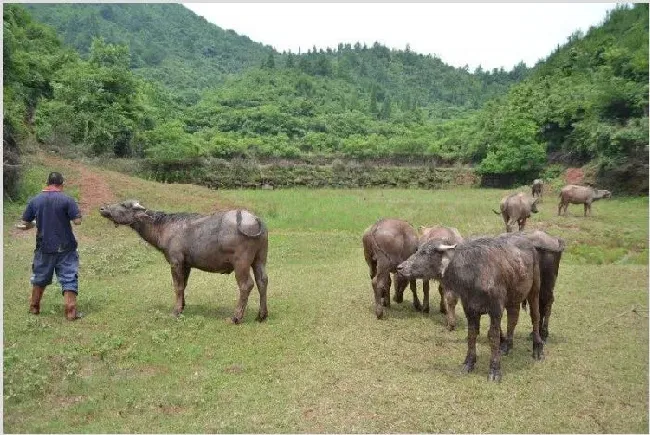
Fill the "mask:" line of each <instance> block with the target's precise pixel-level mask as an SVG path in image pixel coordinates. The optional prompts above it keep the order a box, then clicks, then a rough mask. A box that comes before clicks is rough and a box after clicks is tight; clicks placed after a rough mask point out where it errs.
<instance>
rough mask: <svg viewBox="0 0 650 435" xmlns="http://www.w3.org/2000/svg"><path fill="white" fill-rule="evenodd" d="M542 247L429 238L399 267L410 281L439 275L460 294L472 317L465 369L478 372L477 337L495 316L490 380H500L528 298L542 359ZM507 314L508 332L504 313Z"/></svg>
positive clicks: (502, 240) (536, 351) (517, 240)
mask: <svg viewBox="0 0 650 435" xmlns="http://www.w3.org/2000/svg"><path fill="white" fill-rule="evenodd" d="M537 255H538V254H537V250H536V249H535V247H534V246H533V244H532V242H530V241H529V240H528V239H526V238H524V237H508V238H506V237H492V238H489V237H485V238H477V239H473V240H468V241H465V242H463V243H460V244H458V245H446V244H444V243H440V242H439V241H430V242H426V243H425V244H424V245H422V246H421V247H420V248H419V249H418V251H417V252H416V254H415V255H413V256H411V257H410V258H409V259H408V260H407V261H405V262H403V263H401V264H400V265H399V266H398V268H397V269H398V272H399V274H400V275H402V276H404V277H405V278H407V279H418V278H420V279H438V280H440V281H441V282H442V284H443V285H444V286H445V288H446V289H448V290H450V291H452V292H454V293H455V294H456V295H457V296H458V297H460V300H461V303H462V305H463V310H464V311H465V316H466V317H467V356H466V358H465V362H464V365H463V371H464V372H465V373H469V372H471V371H472V370H474V365H475V363H476V338H477V336H478V334H479V327H480V320H481V315H482V314H488V315H489V316H490V329H489V331H488V337H489V340H490V347H491V350H492V355H491V358H490V370H489V373H488V380H490V381H499V380H501V354H502V353H503V354H507V353H508V352H509V351H510V349H511V348H512V338H513V335H514V330H515V326H516V325H517V321H518V319H519V311H520V308H521V303H522V302H523V301H524V300H527V301H528V303H529V305H530V316H531V321H532V324H533V358H534V359H536V360H541V359H542V358H543V355H544V352H543V349H544V342H543V341H542V338H541V337H540V335H539V319H540V315H539V289H540V274H539V262H538V258H537ZM504 309H505V310H506V311H507V313H508V329H507V336H506V337H502V333H501V317H502V315H503V311H504Z"/></svg>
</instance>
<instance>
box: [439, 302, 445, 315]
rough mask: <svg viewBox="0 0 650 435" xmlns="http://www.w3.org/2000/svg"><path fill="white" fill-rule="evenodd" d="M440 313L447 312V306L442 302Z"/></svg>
mask: <svg viewBox="0 0 650 435" xmlns="http://www.w3.org/2000/svg"><path fill="white" fill-rule="evenodd" d="M440 313H442V314H447V308H446V307H445V306H444V305H442V304H440Z"/></svg>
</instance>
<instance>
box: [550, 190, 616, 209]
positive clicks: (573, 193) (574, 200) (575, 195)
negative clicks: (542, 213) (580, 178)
mask: <svg viewBox="0 0 650 435" xmlns="http://www.w3.org/2000/svg"><path fill="white" fill-rule="evenodd" d="M611 197H612V192H610V191H609V190H598V189H594V188H593V187H590V186H577V185H575V184H568V185H566V186H564V187H563V188H562V190H561V191H560V203H559V204H558V206H557V215H558V216H560V215H561V214H562V208H564V215H565V216H566V209H567V207H569V204H584V206H585V216H587V212H589V215H590V216H591V203H592V202H594V201H598V200H599V199H602V198H611Z"/></svg>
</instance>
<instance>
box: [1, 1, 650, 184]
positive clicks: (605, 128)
mask: <svg viewBox="0 0 650 435" xmlns="http://www.w3.org/2000/svg"><path fill="white" fill-rule="evenodd" d="M104 6H106V5H37V4H34V5H29V11H31V12H32V13H35V14H36V15H37V16H39V17H41V19H42V20H44V21H49V22H52V23H53V25H55V26H56V28H57V29H58V31H59V32H60V35H63V37H61V36H60V35H59V34H57V33H56V32H57V31H56V30H54V29H53V28H52V27H49V26H48V25H45V24H42V23H40V22H39V21H38V20H36V19H33V18H31V16H30V14H29V13H28V12H26V11H25V9H24V8H23V7H22V6H20V5H7V6H6V7H5V8H4V17H3V18H4V36H5V38H4V41H5V43H4V58H5V64H4V67H5V68H4V77H5V81H4V91H5V92H4V103H5V107H6V108H7V109H6V110H5V113H4V118H5V125H9V124H10V127H11V129H10V132H15V134H14V133H12V137H13V136H15V137H16V138H17V140H15V141H14V142H15V143H16V144H17V148H18V151H20V148H22V147H24V145H23V143H24V142H25V140H27V141H33V139H35V140H36V141H37V142H38V143H39V146H45V147H50V148H53V149H56V150H57V151H59V152H62V153H65V154H67V155H71V156H81V155H84V156H104V157H106V156H112V157H131V158H135V159H139V160H143V161H144V162H145V163H146V164H148V165H150V166H153V167H154V169H153V172H154V173H164V172H165V171H166V170H167V169H166V168H169V167H170V165H171V167H175V168H176V169H177V170H178V171H179V173H180V174H182V173H184V171H187V173H188V174H190V173H191V172H194V171H197V172H199V173H208V172H210V171H211V170H213V169H211V168H213V166H211V165H212V163H214V162H212V163H210V162H209V161H210V160H211V159H212V160H214V159H233V158H235V159H237V158H248V159H258V160H265V159H285V160H287V159H288V160H294V161H302V162H307V163H310V162H314V161H320V162H322V161H327V162H332V161H333V160H335V159H342V160H351V159H355V160H367V161H377V160H384V161H387V160H390V161H392V162H393V163H394V162H403V161H410V162H413V161H420V162H422V161H423V160H424V159H426V162H427V164H445V165H448V164H452V165H458V164H466V165H471V166H474V167H475V169H476V170H477V172H478V173H479V174H484V175H488V176H489V177H491V178H494V176H498V177H502V182H503V183H502V185H506V184H509V183H513V182H517V183H526V182H528V181H530V180H531V179H532V178H533V177H538V176H543V177H547V178H549V179H550V178H554V177H557V176H558V175H559V174H560V173H561V172H562V171H563V169H564V168H565V167H566V166H583V165H585V164H588V165H589V168H587V169H588V171H587V172H589V174H591V175H590V176H589V177H588V180H589V181H591V182H598V183H601V184H605V185H607V186H608V187H610V188H613V190H616V191H619V192H622V191H628V192H634V193H647V173H648V5H647V4H637V5H634V6H629V5H620V6H618V7H617V8H616V10H614V11H612V12H611V13H610V14H608V16H607V18H606V19H605V21H604V23H603V24H602V25H600V26H598V27H593V28H592V29H590V31H589V32H588V33H587V34H586V35H582V34H579V33H576V34H574V35H571V37H570V38H569V39H568V41H567V43H566V44H565V45H563V46H561V47H559V48H558V49H557V50H555V51H554V52H553V53H550V54H549V57H548V58H547V59H546V61H543V62H540V63H539V64H538V65H536V66H535V67H534V68H533V69H527V68H525V66H523V65H519V66H518V67H516V68H514V69H513V70H512V71H510V72H505V71H502V70H501V71H499V70H494V71H490V72H483V71H479V72H477V73H475V74H471V73H469V72H468V71H466V70H464V69H458V68H453V67H450V66H448V65H445V64H444V63H443V62H442V61H441V60H440V59H437V58H435V57H432V56H423V55H421V54H416V53H412V52H411V51H410V50H409V49H408V48H405V49H404V50H390V49H388V48H386V47H384V46H382V45H380V44H374V45H373V46H372V47H366V46H362V45H360V44H354V45H351V44H346V43H342V44H340V45H339V46H338V47H337V48H336V49H335V50H332V49H329V48H326V49H321V48H317V47H314V48H313V49H311V50H309V51H308V52H307V53H303V54H301V55H296V54H292V53H282V54H280V53H277V52H275V51H273V50H272V49H271V48H268V47H263V46H261V45H260V44H257V43H253V42H252V41H250V40H248V39H247V38H246V37H240V36H237V35H235V34H233V33H232V32H225V31H223V30H221V29H219V28H218V27H216V26H213V25H212V24H210V23H207V22H206V21H205V20H203V19H201V18H199V17H196V16H195V15H194V14H193V13H192V12H191V11H188V10H186V9H184V8H183V7H182V6H181V5H168V4H164V5H163V4H160V5H144V4H141V5H108V6H106V7H104ZM109 6H110V7H109ZM131 7H133V8H135V9H133V10H132V9H129V8H131ZM179 8H180V9H179ZM131 12H133V13H131ZM134 17H138V18H134ZM79 20H87V22H85V21H84V23H85V24H89V26H86V25H85V24H84V26H80V25H78V24H79V22H80V21H79ZM93 23H94V24H93ZM142 23H147V26H144V25H143V24H142ZM190 24H191V25H190ZM166 29H168V30H166ZM190 29H191V30H190ZM78 35H81V36H78ZM92 35H100V36H102V38H92V37H91V36H92ZM174 35H175V36H174ZM206 35H207V36H206ZM212 37H214V38H212ZM111 38H112V39H111ZM202 38H203V39H202ZM210 38H212V39H210ZM61 40H65V41H71V42H70V43H72V44H75V43H76V44H81V45H79V47H78V48H79V50H80V52H81V54H80V53H79V52H77V51H76V50H72V49H70V48H69V47H70V46H68V45H66V44H65V43H63V42H61ZM75 41H76V42H75ZM111 41H114V42H120V41H121V42H124V43H126V44H127V45H122V44H116V43H112V42H111ZM208 42H210V43H213V44H221V45H219V47H222V48H223V50H221V51H220V52H219V53H220V54H219V55H216V54H215V55H214V56H213V55H211V54H210V53H212V51H210V50H207V51H205V50H203V49H202V48H201V47H203V48H205V46H204V43H208ZM156 44H158V45H156ZM216 46H217V45H215V47H216ZM84 47H85V48H84ZM88 47H89V48H88ZM134 47H135V48H134ZM155 47H159V48H161V47H162V48H161V49H162V50H163V51H164V53H163V54H164V55H163V54H161V55H160V56H153V55H151V53H149V52H148V51H147V50H153V51H156V50H157V49H156V48H155ZM202 50H203V51H202ZM208 54H210V55H209V56H208ZM212 54H214V53H212ZM169 65H172V66H171V67H170V68H171V69H169V68H168V66H169ZM178 65H186V66H187V68H189V69H191V70H192V71H190V72H189V73H188V74H185V71H184V69H183V68H185V66H183V67H182V68H181V67H176V66H178ZM191 65H195V66H196V67H191ZM198 76H200V78H197V77H198ZM179 97H180V98H179ZM5 131H7V130H5ZM6 140H7V142H6V143H9V144H11V143H12V142H11V140H9V139H7V138H6ZM17 154H19V152H18V153H17ZM9 163H10V164H11V165H14V166H11V167H18V166H15V162H14V160H12V161H11V162H9ZM549 164H550V165H549ZM157 165H158V167H156V166H157ZM216 166H219V165H216ZM216 166H214V167H216ZM188 177H189V175H188ZM188 179H189V178H188ZM181 181H182V180H181ZM186 181H187V180H186ZM5 184H6V183H5Z"/></svg>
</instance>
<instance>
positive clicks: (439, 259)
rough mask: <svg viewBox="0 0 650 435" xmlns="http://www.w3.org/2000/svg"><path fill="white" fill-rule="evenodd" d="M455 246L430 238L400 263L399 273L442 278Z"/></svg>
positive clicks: (419, 277) (405, 275)
mask: <svg viewBox="0 0 650 435" xmlns="http://www.w3.org/2000/svg"><path fill="white" fill-rule="evenodd" d="M455 248H456V245H446V244H444V243H442V242H440V241H439V240H430V241H428V242H426V243H424V244H423V245H422V246H421V247H420V248H419V249H418V250H417V252H416V253H415V254H413V255H411V256H410V257H409V258H408V260H406V261H404V262H402V263H401V264H399V265H398V266H397V273H399V274H400V275H402V276H403V277H405V278H408V279H441V278H442V276H443V275H444V273H445V270H446V269H447V266H448V265H449V262H450V261H451V259H452V258H453V257H454V253H455Z"/></svg>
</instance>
